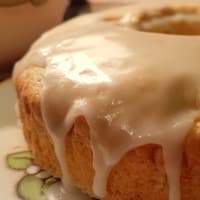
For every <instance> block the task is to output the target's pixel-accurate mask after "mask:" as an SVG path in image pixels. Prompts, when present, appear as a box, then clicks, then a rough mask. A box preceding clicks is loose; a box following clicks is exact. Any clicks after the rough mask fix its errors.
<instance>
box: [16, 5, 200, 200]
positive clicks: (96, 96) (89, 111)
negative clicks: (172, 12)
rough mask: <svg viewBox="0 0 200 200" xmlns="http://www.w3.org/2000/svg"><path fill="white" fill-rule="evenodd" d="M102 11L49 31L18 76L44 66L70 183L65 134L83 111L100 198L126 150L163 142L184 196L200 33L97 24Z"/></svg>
mask: <svg viewBox="0 0 200 200" xmlns="http://www.w3.org/2000/svg"><path fill="white" fill-rule="evenodd" d="M127 10H130V8H128V9H124V10H123V9H122V11H123V12H122V11H121V12H122V13H123V14H125V13H126V11H127ZM138 10H140V9H138ZM132 12H133V13H134V12H136V11H135V10H134V9H133V11H132ZM102 16H103V14H102V15H101V14H100V15H94V18H89V17H87V16H86V17H83V18H82V20H80V19H77V20H75V21H72V22H69V23H68V25H67V24H66V25H63V26H60V27H59V28H57V29H55V30H53V31H51V32H49V33H48V34H45V35H44V36H43V37H42V38H41V39H40V40H39V41H38V42H36V43H35V45H33V47H32V49H31V51H30V52H29V53H28V54H27V55H26V56H25V58H24V59H23V60H22V61H20V62H19V63H18V64H17V65H16V71H15V74H18V73H20V72H21V71H22V70H23V69H24V67H27V66H29V65H37V66H46V70H45V80H44V88H43V92H42V111H43V115H44V119H45V121H46V124H47V128H48V130H49V133H50V135H51V136H52V138H53V141H54V145H55V147H56V154H57V157H58V159H59V161H60V165H61V168H62V172H63V181H64V182H65V184H69V180H68V178H67V177H68V175H67V166H66V164H65V161H64V160H63V158H64V148H65V146H64V138H65V136H66V134H67V133H68V132H69V130H70V129H71V127H72V125H73V123H74V119H75V118H76V117H78V116H80V115H83V116H84V117H85V118H86V120H87V122H88V124H89V127H90V133H91V148H92V152H93V167H94V169H95V177H94V184H93V190H94V192H95V194H96V195H97V196H98V197H104V196H105V194H106V181H107V177H108V174H109V172H110V170H111V168H112V167H113V165H115V164H116V163H117V162H118V161H119V160H120V159H121V157H122V156H123V155H124V154H125V153H126V152H127V151H129V150H131V149H133V148H136V147H138V146H141V145H145V144H149V143H154V144H160V145H162V147H163V154H164V160H165V168H166V173H167V177H168V182H169V187H170V194H169V196H170V197H169V199H170V200H178V199H180V191H179V178H180V171H181V167H180V165H181V153H182V152H181V151H182V150H181V145H182V142H183V139H184V138H185V135H186V134H187V132H188V131H189V129H190V128H191V127H192V125H193V122H194V120H195V119H196V117H198V116H199V91H200V79H199V77H200V68H199V63H200V55H199V52H200V37H199V36H177V35H166V34H155V33H146V32H139V31H136V30H134V29H133V28H130V27H128V26H121V25H119V24H117V23H113V22H103V21H99V22H98V24H97V22H96V21H95V20H97V18H98V17H100V18H101V17H102ZM74 25H75V26H74Z"/></svg>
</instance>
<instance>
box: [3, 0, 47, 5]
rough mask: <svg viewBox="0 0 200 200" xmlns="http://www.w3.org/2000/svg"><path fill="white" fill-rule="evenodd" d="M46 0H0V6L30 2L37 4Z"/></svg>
mask: <svg viewBox="0 0 200 200" xmlns="http://www.w3.org/2000/svg"><path fill="white" fill-rule="evenodd" d="M47 1H48V0H0V6H17V5H20V4H24V3H28V2H30V3H32V4H33V5H34V6H39V5H41V4H44V3H46V2H47Z"/></svg>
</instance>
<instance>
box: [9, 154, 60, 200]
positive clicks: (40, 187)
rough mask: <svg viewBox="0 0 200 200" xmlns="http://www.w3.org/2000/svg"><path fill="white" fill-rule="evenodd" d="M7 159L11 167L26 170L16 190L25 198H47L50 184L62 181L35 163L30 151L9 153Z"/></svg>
mask: <svg viewBox="0 0 200 200" xmlns="http://www.w3.org/2000/svg"><path fill="white" fill-rule="evenodd" d="M6 161H7V165H8V167H9V168H11V169H13V170H23V171H24V172H25V176H23V177H22V178H21V179H20V180H19V182H18V183H17V186H16V192H17V194H18V196H19V197H20V198H21V199H23V200H47V197H46V193H47V191H48V189H49V188H50V186H52V185H53V184H55V183H59V182H60V180H59V179H58V178H54V177H52V176H51V174H49V173H48V172H46V171H44V170H41V169H40V167H39V166H37V165H34V163H33V158H32V153H31V152H30V151H24V152H18V153H13V154H9V155H8V156H7V159H6Z"/></svg>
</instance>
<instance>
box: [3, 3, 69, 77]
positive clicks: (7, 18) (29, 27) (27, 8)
mask: <svg viewBox="0 0 200 200" xmlns="http://www.w3.org/2000/svg"><path fill="white" fill-rule="evenodd" d="M68 1H69V0H0V78H1V75H5V72H7V71H9V70H10V69H11V68H12V65H13V63H14V62H15V61H16V60H18V59H19V58H20V57H21V56H22V55H23V54H24V53H25V52H26V50H27V49H28V48H29V46H30V44H31V43H32V42H33V41H34V40H36V39H37V38H38V37H39V36H40V35H41V33H42V32H44V31H45V30H47V29H49V28H51V27H53V26H55V25H57V24H58V23H60V22H61V21H62V19H63V16H64V12H65V10H66V7H67V4H68Z"/></svg>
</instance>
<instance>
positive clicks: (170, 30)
mask: <svg viewBox="0 0 200 200" xmlns="http://www.w3.org/2000/svg"><path fill="white" fill-rule="evenodd" d="M133 26H134V28H135V29H137V30H139V31H144V32H154V33H164V34H174V35H200V13H199V12H198V10H197V9H195V8H193V9H192V8H191V9H187V10H186V9H180V10H175V9H172V8H165V9H161V10H157V11H153V12H151V13H143V14H141V15H140V16H139V18H138V19H137V20H136V21H135V22H134V21H133Z"/></svg>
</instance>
